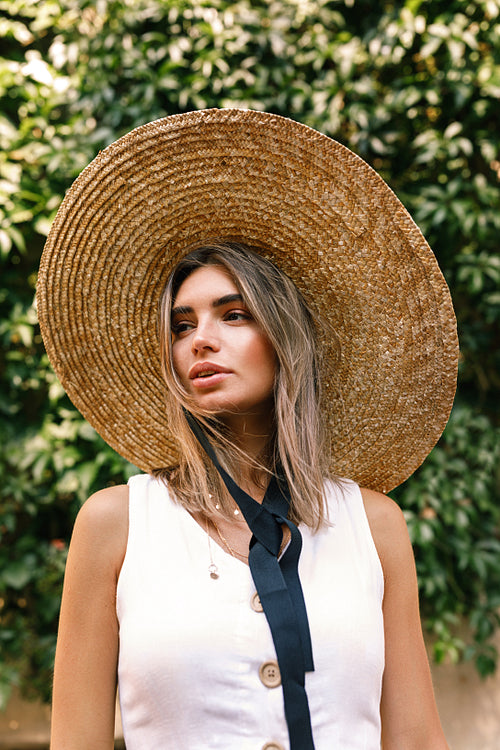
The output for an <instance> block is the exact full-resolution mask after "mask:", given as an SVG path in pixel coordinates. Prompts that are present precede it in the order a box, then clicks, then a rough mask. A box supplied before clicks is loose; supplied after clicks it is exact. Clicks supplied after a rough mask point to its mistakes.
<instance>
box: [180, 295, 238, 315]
mask: <svg viewBox="0 0 500 750" xmlns="http://www.w3.org/2000/svg"><path fill="white" fill-rule="evenodd" d="M231 302H243V297H242V296H241V294H225V295H224V296H223V297H219V299H215V300H214V301H213V302H212V307H214V308H216V307H222V306H223V305H228V304H230V303H231ZM192 312H194V311H193V308H192V307H190V306H189V305H179V306H178V307H173V308H172V312H171V316H172V317H174V315H188V314H189V313H192Z"/></svg>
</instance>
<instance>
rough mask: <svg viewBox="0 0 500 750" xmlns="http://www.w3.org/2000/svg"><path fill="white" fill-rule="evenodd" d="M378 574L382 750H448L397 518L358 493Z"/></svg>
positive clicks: (387, 506) (407, 548)
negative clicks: (381, 618)
mask: <svg viewBox="0 0 500 750" xmlns="http://www.w3.org/2000/svg"><path fill="white" fill-rule="evenodd" d="M362 495H363V500H364V503H365V508H366V512H367V516H368V521H369V523H370V528H371V530H372V535H373V538H374V541H375V545H376V547H377V551H378V554H379V557H380V561H381V563H382V568H383V571H384V582H385V593H384V604H383V608H384V632H385V671H384V678H383V683H382V701H381V716H382V742H383V748H384V750H449V748H448V744H447V742H446V740H445V738H444V734H443V730H442V728H441V723H440V720H439V716H438V712H437V708H436V703H435V699H434V692H433V689H432V680H431V673H430V669H429V664H428V661H427V654H426V651H425V645H424V639H423V636H422V628H421V625H420V614H419V607H418V588H417V575H416V570H415V562H414V558H413V550H412V548H411V543H410V539H409V536H408V531H407V528H406V523H405V520H404V517H403V514H402V512H401V510H400V509H399V507H398V506H397V505H396V503H394V502H393V501H392V500H390V499H389V498H388V497H386V496H385V495H381V494H380V493H378V492H374V491H372V490H362Z"/></svg>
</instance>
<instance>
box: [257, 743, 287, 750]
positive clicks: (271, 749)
mask: <svg viewBox="0 0 500 750" xmlns="http://www.w3.org/2000/svg"><path fill="white" fill-rule="evenodd" d="M262 750H285V748H284V747H283V745H280V743H279V742H266V744H265V745H264V746H263V748H262Z"/></svg>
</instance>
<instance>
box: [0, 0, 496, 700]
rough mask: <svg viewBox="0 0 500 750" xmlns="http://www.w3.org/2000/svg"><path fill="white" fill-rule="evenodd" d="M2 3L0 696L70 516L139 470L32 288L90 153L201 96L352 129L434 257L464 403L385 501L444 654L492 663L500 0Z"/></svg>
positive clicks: (41, 687) (54, 583)
mask: <svg viewBox="0 0 500 750" xmlns="http://www.w3.org/2000/svg"><path fill="white" fill-rule="evenodd" d="M0 14H1V15H0V35H1V36H2V50H3V52H4V57H3V58H0V105H1V106H0V145H1V155H0V267H1V281H0V338H1V341H2V348H1V353H0V380H1V384H2V388H1V390H0V445H1V446H2V449H1V454H0V476H1V479H2V481H1V485H0V541H1V543H0V618H1V623H0V624H1V630H0V642H1V649H2V660H1V667H0V699H2V700H3V702H5V701H6V699H7V697H8V693H9V690H10V687H11V686H12V685H13V684H18V685H19V686H20V687H21V689H22V690H24V692H29V693H30V694H33V695H35V694H36V695H39V696H41V697H42V698H43V699H44V700H48V699H49V694H50V683H51V668H52V656H53V650H54V644H55V633H56V625H57V610H58V605H59V597H60V588H61V579H62V572H63V568H64V561H65V555H66V549H67V543H68V539H69V536H70V533H71V527H72V523H73V520H74V517H75V514H76V512H77V510H78V507H79V506H80V504H81V502H83V501H84V499H85V497H87V496H88V494H89V493H91V492H92V491H93V490H95V489H96V488H98V487H100V486H104V485H107V484H111V483H114V482H120V481H124V480H126V479H127V477H128V476H129V475H130V473H133V471H134V468H133V467H131V466H130V465H127V464H126V463H125V462H124V461H123V460H122V459H121V458H120V457H119V456H117V455H116V454H115V453H114V452H113V451H112V450H111V449H110V448H109V447H108V446H106V445H105V443H104V442H103V441H102V440H101V438H100V437H98V436H97V435H96V433H95V432H94V431H93V430H92V429H91V428H90V427H89V426H88V425H87V424H86V423H85V422H84V420H83V419H82V417H81V416H80V415H79V414H78V413H77V412H76V411H75V409H74V408H73V407H72V405H71V404H70V403H69V401H68V400H67V398H66V396H65V395H64V393H63V392H62V390H61V387H60V385H59V384H58V382H57V380H56V379H55V377H54V375H53V373H52V371H51V369H50V366H49V364H48V361H47V358H46V355H45V353H44V351H43V346H42V342H41V338H40V332H39V329H38V326H37V319H36V310H35V306H34V290H35V285H36V271H37V266H38V262H39V258H40V253H41V250H42V247H43V243H44V239H45V236H46V234H47V232H48V228H49V226H50V222H51V220H52V218H53V216H54V214H55V212H56V210H57V207H58V205H59V203H60V201H61V199H62V196H63V195H64V192H65V190H66V189H67V188H68V187H69V185H70V184H71V182H72V180H73V179H74V178H75V177H76V176H77V174H78V173H79V172H80V170H81V169H82V168H83V167H84V166H85V165H86V164H87V163H88V162H89V161H90V160H91V159H92V158H93V157H94V156H95V154H96V153H97V152H98V151H99V149H102V148H104V147H105V146H106V145H107V144H109V143H110V142H111V141H113V140H114V139H116V138H117V137H119V136H120V135H122V134H123V133H124V132H126V131H128V130H129V129H131V128H133V127H134V126H136V125H140V124H142V123H144V122H146V121H149V120H151V119H154V118H157V117H161V116H164V115H168V114H173V113H177V112H183V111H188V110H190V109H197V108H203V107H211V106H216V107H227V106H239V107H251V108H255V109H262V110H268V111H271V112H276V113H278V114H282V115H286V116H290V117H292V118H294V119H297V120H299V121H301V122H304V123H306V124H308V125H311V126H312V127H315V128H317V129H319V130H321V131H322V132H325V133H327V134H328V135H331V136H332V137H334V138H336V139H337V140H339V141H341V142H342V143H344V144H345V145H347V146H349V147H350V148H352V149H353V150H354V151H356V152H357V153H359V154H360V155H361V156H362V157H363V158H365V159H366V160H367V161H368V162H369V163H370V164H372V165H373V166H374V167H375V169H377V170H378V171H379V172H380V173H381V174H382V176H383V177H384V178H385V179H386V180H387V181H388V182H389V184H390V185H391V186H392V187H393V189H394V190H395V191H396V193H397V194H398V196H399V197H400V198H401V199H402V200H403V202H404V203H405V205H406V206H407V207H408V209H409V210H410V212H411V213H412V214H413V216H414V217H415V218H416V220H417V222H418V223H419V225H420V226H421V228H422V230H423V231H424V233H425V234H426V236H427V238H428V240H429V242H430V244H431V246H432V247H433V249H434V250H435V252H436V255H437V256H438V259H439V262H440V265H441V267H442V268H443V271H444V273H445V275H446V277H447V279H448V282H449V284H450V287H451V290H452V295H453V298H454V302H455V306H456V311H457V318H458V325H459V335H460V340H461V363H460V378H459V389H458V394H457V399H456V406H455V408H454V411H453V414H452V419H451V421H450V423H449V425H448V427H447V429H446V431H445V434H444V436H443V438H442V440H441V441H440V443H439V445H438V446H437V447H436V449H435V450H434V451H433V452H432V454H431V456H430V457H429V459H428V460H427V461H426V462H425V464H424V466H423V467H422V468H421V469H420V470H419V471H417V472H416V474H415V475H414V476H413V477H412V478H411V479H410V480H408V482H406V483H405V485H404V486H402V487H400V488H398V490H397V491H396V492H395V493H394V496H395V497H397V499H398V501H399V502H400V503H401V505H402V507H403V508H404V509H405V513H406V515H407V519H408V523H409V528H410V533H411V536H412V540H413V542H414V545H415V553H416V558H417V567H418V573H419V583H420V589H421V597H422V610H423V615H424V618H425V621H426V623H427V624H428V626H429V628H430V630H431V631H432V632H433V633H434V634H435V636H436V640H435V653H436V657H437V658H438V659H442V658H444V657H448V658H452V659H455V660H458V659H459V658H463V657H465V658H473V659H475V662H476V665H477V668H478V670H479V671H480V673H481V674H487V673H489V672H491V671H492V670H493V669H494V668H495V664H496V658H497V655H496V652H495V650H494V648H493V646H492V645H491V635H492V633H493V632H494V629H495V628H496V626H497V624H498V611H499V601H498V592H499V591H500V587H499V576H500V555H499V554H498V552H499V549H498V546H499V518H498V513H499V502H498V500H499V475H498V466H499V464H500V461H499V445H500V435H499V406H498V404H499V398H498V391H499V385H500V378H499V375H498V373H499V372H500V367H499V365H500V362H499V358H500V355H499V351H500V347H499V326H498V321H499V308H500V284H499V282H500V260H499V256H498V236H499V229H500V214H499V212H498V205H499V199H500V185H499V178H500V157H499V156H498V154H499V141H500V136H499V131H498V114H497V113H498V98H499V96H500V73H499V71H500V60H499V57H500V0H484V1H482V0H447V2H444V0H406V2H403V1H401V0H399V1H398V0H394V1H393V2H388V1H383V2H380V3H377V4H374V3H372V2H368V0H238V1H237V2H229V1H228V0H119V1H118V0H99V2H90V0H45V1H44V2H43V3H41V2H37V0H0ZM409 429H411V425H410V426H409ZM464 620H465V622H466V623H468V624H469V626H470V629H471V636H470V638H466V639H463V638H461V637H459V633H461V630H460V627H459V625H460V623H462V622H463V621H464Z"/></svg>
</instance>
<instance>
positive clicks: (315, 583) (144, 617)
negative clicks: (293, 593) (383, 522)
mask: <svg viewBox="0 0 500 750" xmlns="http://www.w3.org/2000/svg"><path fill="white" fill-rule="evenodd" d="M129 488H130V506H129V508H130V526H129V538H128V545H127V551H126V555H125V560H124V563H123V567H122V570H121V573H120V577H119V581H118V588H117V613H118V619H119V623H120V651H119V663H118V680H119V691H120V705H121V712H122V722H123V730H124V736H125V743H126V746H127V750H264V748H265V749H266V750H281V749H283V750H289V741H288V732H287V725H286V721H285V716H284V711H283V694H282V689H281V687H280V686H278V687H268V686H266V684H264V683H263V681H262V679H263V678H262V676H261V677H259V669H260V667H261V666H262V665H264V664H265V663H266V662H274V661H275V660H276V652H275V650H274V645H273V641H272V638H271V633H270V630H269V626H268V624H267V620H266V618H265V615H264V614H263V613H262V612H258V611H255V610H254V609H253V607H252V597H253V596H254V594H255V587H254V585H253V581H252V576H251V573H250V569H249V568H248V566H247V565H246V564H245V563H242V562H241V561H239V560H237V559H236V558H234V557H231V556H230V555H229V554H227V553H226V552H224V550H223V549H222V548H221V547H219V546H218V545H217V544H216V543H215V542H213V541H212V543H211V549H212V557H213V560H214V563H215V564H216V565H217V567H218V571H219V578H218V579H217V580H214V579H212V578H210V575H209V572H208V566H209V564H210V556H209V547H208V538H207V534H206V533H205V531H204V530H203V529H202V528H201V527H200V526H199V525H198V523H197V522H196V521H195V520H194V519H193V518H192V517H191V516H190V515H189V513H188V512H187V511H186V510H184V508H182V507H181V506H180V505H178V504H176V503H175V502H173V501H172V499H171V497H170V495H169V491H168V489H167V488H166V487H165V485H164V484H162V483H161V482H159V481H157V480H155V479H153V478H151V477H149V476H148V475H139V476H135V477H132V479H131V480H130V481H129ZM327 495H328V498H329V513H330V522H331V525H330V526H329V527H328V528H325V529H322V530H321V531H319V532H317V533H315V534H313V533H312V532H311V531H310V530H309V529H308V528H307V527H305V526H301V527H300V530H301V533H302V538H303V548H302V553H301V556H300V562H299V573H300V580H301V582H302V587H303V591H304V597H305V601H306V606H307V613H308V617H309V625H310V629H311V638H312V647H313V656H314V662H315V671H314V672H310V673H307V674H306V690H307V695H308V699H309V708H310V712H311V721H312V729H313V737H314V743H315V748H316V750H378V749H379V748H380V695H381V685H382V673H383V669H384V636H383V617H382V598H383V574H382V568H381V565H380V561H379V558H378V555H377V552H376V549H375V545H374V542H373V539H372V536H371V533H370V529H369V526H368V520H367V518H366V514H365V510H364V506H363V501H362V498H361V493H360V491H359V488H358V486H357V485H356V484H354V483H352V482H347V481H346V482H342V484H341V485H340V486H338V485H334V484H331V483H329V484H328V486H327ZM271 671H272V667H271ZM261 675H262V671H261ZM271 678H272V674H271ZM264 680H265V677H264ZM268 684H269V683H268Z"/></svg>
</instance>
